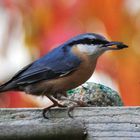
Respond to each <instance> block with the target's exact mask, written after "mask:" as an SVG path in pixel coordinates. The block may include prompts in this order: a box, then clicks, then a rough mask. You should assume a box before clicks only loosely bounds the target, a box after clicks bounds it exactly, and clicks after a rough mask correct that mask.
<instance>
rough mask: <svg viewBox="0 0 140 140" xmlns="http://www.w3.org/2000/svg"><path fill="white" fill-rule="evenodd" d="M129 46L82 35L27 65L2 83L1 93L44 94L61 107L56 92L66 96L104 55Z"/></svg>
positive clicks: (90, 73) (87, 77) (96, 35)
mask: <svg viewBox="0 0 140 140" xmlns="http://www.w3.org/2000/svg"><path fill="white" fill-rule="evenodd" d="M114 45H115V46H114ZM113 46H114V47H113ZM127 47H128V46H127V45H125V44H123V43H121V42H114V41H111V42H110V41H108V40H106V39H105V38H104V37H103V36H101V35H98V34H94V33H85V34H80V35H78V36H76V37H73V38H72V39H70V40H68V41H67V42H65V43H64V44H62V45H60V46H58V47H57V48H55V49H53V50H52V51H50V52H49V53H48V54H47V55H45V56H43V57H42V58H40V59H38V60H36V61H34V62H33V63H31V64H29V65H28V66H26V67H24V68H23V69H22V70H20V71H19V72H18V73H17V74H15V76H14V77H13V78H12V79H11V80H9V81H8V82H6V83H5V84H3V85H1V86H0V92H4V91H9V90H15V91H25V92H26V93H28V94H33V95H37V96H38V95H45V96H47V97H48V98H49V99H50V100H51V101H52V102H53V103H54V104H53V106H62V105H61V104H59V102H58V101H57V100H56V97H57V95H59V96H60V95H62V96H66V91H67V90H70V89H73V88H76V87H77V86H79V85H81V84H82V83H84V82H85V81H87V80H88V79H89V78H90V76H91V75H92V74H93V72H94V69H95V66H96V62H97V59H98V57H99V56H100V55H101V54H103V53H104V52H106V51H108V50H120V49H123V48H127ZM45 110H46V109H45ZM44 112H45V111H44Z"/></svg>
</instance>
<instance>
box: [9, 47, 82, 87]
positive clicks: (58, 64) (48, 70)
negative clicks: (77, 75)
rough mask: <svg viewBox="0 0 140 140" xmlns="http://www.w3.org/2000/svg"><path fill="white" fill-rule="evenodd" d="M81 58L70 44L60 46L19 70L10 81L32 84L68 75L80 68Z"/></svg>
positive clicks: (18, 83)
mask: <svg viewBox="0 0 140 140" xmlns="http://www.w3.org/2000/svg"><path fill="white" fill-rule="evenodd" d="M80 63H81V60H80V59H79V58H78V57H77V56H76V55H74V54H73V53H72V52H71V47H70V46H60V47H58V48H56V49H54V50H52V51H51V52H50V53H48V54H47V55H45V56H44V57H42V58H40V59H38V60H36V61H35V62H33V63H32V64H30V65H28V66H26V67H25V68H24V69H22V70H21V71H19V72H18V73H17V74H16V75H15V76H14V77H13V78H12V79H11V80H10V81H14V82H16V84H17V85H23V84H31V83H35V82H38V81H41V80H50V79H54V78H56V77H59V76H62V75H66V74H67V73H69V72H72V71H74V70H76V69H77V68H78V66H79V65H80Z"/></svg>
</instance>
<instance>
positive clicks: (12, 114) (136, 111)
mask: <svg viewBox="0 0 140 140" xmlns="http://www.w3.org/2000/svg"><path fill="white" fill-rule="evenodd" d="M72 114H73V117H74V118H73V119H72V118H69V117H68V115H67V109H52V110H51V111H50V112H49V114H48V117H49V119H44V118H43V117H42V109H0V140H2V139H11V138H13V139H15V138H16V139H31V138H34V139H43V138H44V139H57V140H59V139H64V140H65V139H66V140H69V139H72V140H73V139H75V140H77V139H78V140H80V139H86V140H118V139H119V140H140V107H84V108H80V107H79V108H76V109H75V110H74V111H73V112H72ZM86 132H87V133H88V134H87V135H86Z"/></svg>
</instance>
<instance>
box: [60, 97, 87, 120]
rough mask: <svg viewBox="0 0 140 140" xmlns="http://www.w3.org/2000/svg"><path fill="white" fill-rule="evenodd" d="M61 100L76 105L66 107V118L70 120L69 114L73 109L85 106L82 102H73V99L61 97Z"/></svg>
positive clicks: (70, 115)
mask: <svg viewBox="0 0 140 140" xmlns="http://www.w3.org/2000/svg"><path fill="white" fill-rule="evenodd" d="M61 100H67V101H70V102H73V103H76V104H73V105H71V106H69V107H68V116H69V117H71V118H73V116H72V114H71V112H72V111H73V110H74V109H75V107H86V106H87V104H86V103H85V102H84V101H81V100H73V99H69V98H66V97H64V96H62V97H61Z"/></svg>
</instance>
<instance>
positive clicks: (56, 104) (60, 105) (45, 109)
mask: <svg viewBox="0 0 140 140" xmlns="http://www.w3.org/2000/svg"><path fill="white" fill-rule="evenodd" d="M47 97H48V98H49V99H50V100H51V101H52V102H53V105H51V106H49V107H47V108H44V109H43V117H44V118H46V119H48V117H47V116H46V112H48V111H49V110H50V108H52V107H55V106H58V107H66V106H64V105H62V104H61V103H59V102H58V100H57V99H56V98H55V97H53V96H47Z"/></svg>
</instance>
